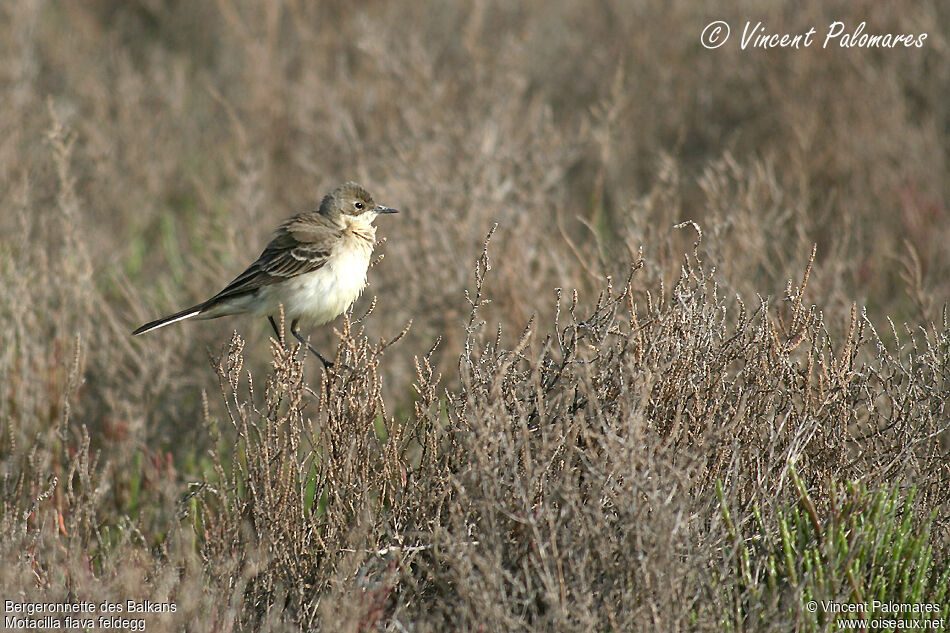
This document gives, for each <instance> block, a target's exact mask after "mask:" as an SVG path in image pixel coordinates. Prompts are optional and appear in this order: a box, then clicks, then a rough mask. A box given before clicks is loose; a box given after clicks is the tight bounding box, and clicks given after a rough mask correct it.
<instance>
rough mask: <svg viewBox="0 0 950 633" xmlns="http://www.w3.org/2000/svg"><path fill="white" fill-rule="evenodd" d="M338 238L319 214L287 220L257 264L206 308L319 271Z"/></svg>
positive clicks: (338, 233) (332, 225) (330, 223)
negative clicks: (264, 287) (270, 285)
mask: <svg viewBox="0 0 950 633" xmlns="http://www.w3.org/2000/svg"><path fill="white" fill-rule="evenodd" d="M341 235H342V231H341V230H340V228H339V227H337V226H336V224H335V223H334V222H333V221H331V220H328V219H327V218H326V217H324V216H322V215H320V214H317V213H305V214H302V215H296V216H294V217H292V218H290V219H289V220H287V221H286V222H284V223H283V224H282V225H281V226H280V227H279V228H278V229H277V231H276V235H275V236H274V239H272V240H271V241H270V243H269V244H268V245H267V246H266V247H265V248H264V252H263V253H261V256H260V257H258V258H257V261H256V262H254V263H253V264H251V265H250V266H248V267H247V270H245V271H244V272H243V273H241V274H240V275H238V276H237V277H235V279H234V281H232V282H231V283H229V284H228V285H227V286H225V287H224V289H223V290H222V291H221V292H219V293H218V294H216V295H215V296H213V297H212V298H211V299H209V300H208V302H207V304H206V305H209V304H213V303H217V302H219V301H221V300H224V299H230V298H232V297H236V296H239V295H243V294H247V293H250V292H254V291H255V290H257V289H258V288H260V287H262V286H267V285H269V284H274V283H278V282H280V281H284V280H286V279H290V278H291V277H296V276H298V275H304V274H306V273H310V272H313V271H315V270H318V269H320V268H321V267H323V265H324V264H325V263H326V261H327V258H329V257H330V253H331V251H332V249H333V245H334V244H335V243H336V242H337V240H338V239H339V238H340V236H341Z"/></svg>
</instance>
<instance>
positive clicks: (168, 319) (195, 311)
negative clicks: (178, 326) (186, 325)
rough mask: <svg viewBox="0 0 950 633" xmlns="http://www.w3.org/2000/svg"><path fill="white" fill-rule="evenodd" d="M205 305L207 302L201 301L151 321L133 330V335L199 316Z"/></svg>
mask: <svg viewBox="0 0 950 633" xmlns="http://www.w3.org/2000/svg"><path fill="white" fill-rule="evenodd" d="M205 305H206V304H204V303H199V304H198V305H194V306H191V307H190V308H185V309H184V310H182V311H181V312H176V313H175V314H170V315H168V316H165V317H162V318H160V319H155V320H154V321H149V322H148V323H146V324H145V325H143V326H142V327H140V328H139V329H137V330H135V331H134V332H132V336H138V335H139V334H145V333H146V332H151V331H152V330H157V329H158V328H160V327H164V326H166V325H169V324H170V323H177V322H178V321H184V320H185V319H190V318H191V317H193V316H198V315H199V314H201V311H202V310H204V309H205Z"/></svg>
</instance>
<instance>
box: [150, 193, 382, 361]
mask: <svg viewBox="0 0 950 633" xmlns="http://www.w3.org/2000/svg"><path fill="white" fill-rule="evenodd" d="M387 213H398V211H397V210H396V209H392V208H390V207H386V206H382V205H380V204H377V203H376V202H375V201H374V200H373V198H372V196H370V194H369V192H367V191H366V189H364V188H363V187H362V186H360V185H358V184H357V183H355V182H347V183H344V184H342V185H340V186H339V187H337V188H336V189H334V190H333V191H331V192H330V193H328V194H327V195H326V196H324V198H323V201H322V202H321V203H320V207H319V209H318V210H316V211H310V212H307V213H300V214H298V215H295V216H293V217H290V218H288V219H287V220H285V221H284V222H283V223H282V224H281V225H280V226H279V227H277V230H276V231H275V232H274V236H273V238H272V239H271V240H270V242H269V243H268V244H267V246H266V247H265V248H264V251H263V252H262V253H261V255H260V257H258V258H257V261H255V262H254V263H253V264H251V265H250V266H248V267H247V269H246V270H245V271H244V272H242V273H241V274H240V275H238V276H237V277H235V278H234V280H233V281H232V282H231V283H229V284H228V285H227V286H225V287H224V288H223V289H222V290H221V292H219V293H218V294H216V295H214V296H213V297H211V298H210V299H208V300H207V301H203V302H202V303H198V304H196V305H193V306H191V307H189V308H185V309H184V310H181V311H179V312H176V313H174V314H170V315H168V316H164V317H162V318H160V319H156V320H154V321H150V322H148V323H146V324H145V325H143V326H141V327H140V328H138V329H136V330H135V331H134V332H132V335H133V336H139V335H141V334H145V333H146V332H151V331H152V330H157V329H158V328H161V327H165V326H166V325H171V324H172V323H178V322H179V321H185V320H187V319H216V318H218V317H223V316H229V315H234V314H252V315H255V316H266V317H267V319H268V320H269V321H270V324H271V327H272V328H273V329H274V332H275V334H276V335H277V337H278V339H279V338H280V331H279V330H278V328H277V323H276V321H275V320H274V316H275V315H277V314H278V313H279V310H280V306H283V310H284V315H285V318H287V319H288V320H289V321H290V332H291V334H293V336H294V338H296V339H297V340H298V341H300V342H301V344H304V345H307V347H308V348H309V349H310V351H311V352H313V353H314V354H315V355H316V356H317V358H319V359H320V361H321V362H322V363H323V366H324V367H325V368H328V367H332V366H333V363H331V362H330V361H328V360H327V359H326V358H324V357H323V356H322V355H321V354H320V352H318V351H317V350H316V349H315V348H314V347H313V346H312V345H310V344H309V343H308V342H307V341H306V340H305V339H304V338H303V336H302V335H301V334H300V329H299V328H300V326H301V325H307V326H320V325H324V324H326V323H329V322H330V321H332V320H333V319H335V318H336V317H338V316H340V315H341V314H343V312H344V311H346V309H347V308H349V307H350V305H351V304H352V303H353V302H354V301H355V300H356V299H357V297H359V296H360V294H361V293H362V292H363V289H364V288H365V287H366V272H367V270H368V269H369V261H370V256H371V254H372V252H373V247H374V246H375V244H376V227H375V226H374V225H373V221H374V220H375V219H376V217H377V216H379V215H382V214H387Z"/></svg>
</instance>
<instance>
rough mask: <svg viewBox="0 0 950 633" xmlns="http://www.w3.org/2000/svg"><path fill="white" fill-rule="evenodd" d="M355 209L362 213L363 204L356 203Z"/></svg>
mask: <svg viewBox="0 0 950 633" xmlns="http://www.w3.org/2000/svg"><path fill="white" fill-rule="evenodd" d="M356 208H357V209H360V210H361V211H362V209H363V203H362V202H357V203H356Z"/></svg>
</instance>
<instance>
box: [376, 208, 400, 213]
mask: <svg viewBox="0 0 950 633" xmlns="http://www.w3.org/2000/svg"><path fill="white" fill-rule="evenodd" d="M376 213H399V211H398V210H397V209H390V208H389V207H376Z"/></svg>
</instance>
